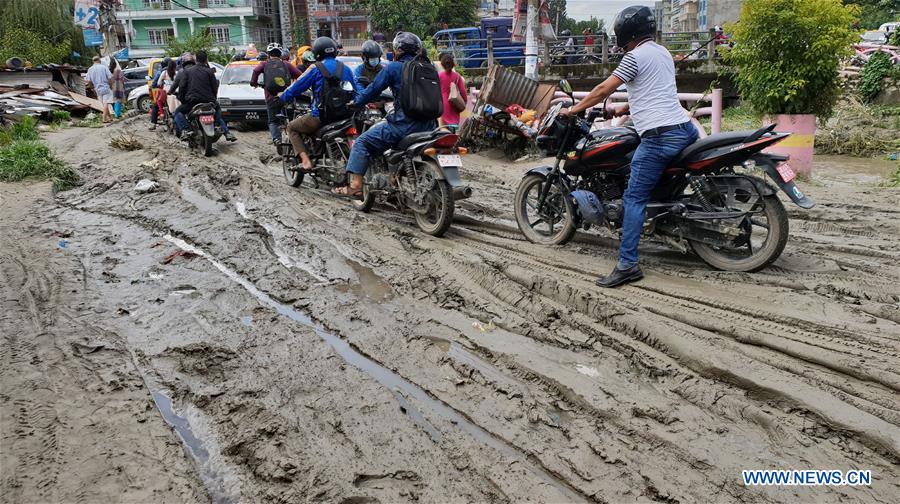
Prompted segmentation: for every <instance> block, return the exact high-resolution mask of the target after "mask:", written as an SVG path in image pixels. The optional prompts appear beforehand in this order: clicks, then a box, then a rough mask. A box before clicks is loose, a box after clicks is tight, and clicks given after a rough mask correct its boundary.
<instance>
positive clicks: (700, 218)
mask: <svg viewBox="0 0 900 504" xmlns="http://www.w3.org/2000/svg"><path fill="white" fill-rule="evenodd" d="M560 88H561V89H563V91H565V92H566V93H567V94H569V96H570V99H572V92H571V87H570V86H569V84H568V83H567V82H566V81H562V82H560ZM573 102H574V99H573ZM561 107H562V104H557V105H555V106H554V107H553V108H551V110H550V111H548V113H547V114H546V115H545V117H544V119H543V120H542V121H541V124H540V126H539V128H538V136H537V138H536V143H537V145H538V147H539V148H541V149H542V150H544V151H545V153H547V154H548V155H555V157H556V163H555V164H554V165H553V166H552V167H551V166H541V167H538V168H534V169H532V170H529V171H528V173H526V174H525V177H524V178H523V179H522V182H521V183H520V184H519V187H518V190H517V192H516V196H515V216H516V222H517V224H518V226H519V229H520V230H521V231H522V234H524V235H525V237H526V238H527V239H528V240H529V241H531V242H534V243H542V244H548V245H561V244H564V243H566V242H568V241H569V240H570V239H571V238H572V236H573V235H574V233H575V230H576V228H579V227H581V228H583V229H589V228H590V227H591V226H604V227H607V228H609V229H610V230H612V231H613V232H617V231H618V230H619V229H620V228H621V227H622V219H623V214H624V209H623V203H622V196H623V194H624V192H625V189H626V187H627V186H628V177H629V174H630V171H631V156H632V155H633V153H634V151H635V149H636V148H637V146H638V145H639V144H640V136H639V135H638V134H637V132H636V131H635V130H634V128H631V127H618V128H605V129H599V130H596V131H591V125H592V123H593V120H594V119H596V117H597V116H596V115H593V113H592V115H591V116H589V117H588V120H585V119H583V118H580V117H567V116H562V115H560V114H559V111H560V109H561ZM603 110H604V111H605V110H606V106H605V104H604V107H603ZM773 129H774V125H773V126H767V127H764V128H761V129H759V130H756V131H741V132H732V133H721V134H716V135H712V136H709V137H706V138H703V139H700V140H697V141H696V142H695V143H693V144H692V145H690V146H688V147H687V148H686V149H685V150H684V151H683V152H682V153H681V154H680V155H679V156H678V157H677V158H676V159H675V160H674V161H673V162H672V163H671V164H670V165H669V166H668V167H667V168H666V169H665V170H664V172H663V174H662V177H661V178H660V180H659V182H658V184H657V186H656V188H655V189H654V190H653V193H652V194H651V199H650V203H649V204H648V205H647V214H646V217H645V221H644V229H643V233H644V235H647V236H653V237H656V238H659V239H662V240H663V241H665V242H666V243H668V244H670V245H671V246H674V247H675V248H677V249H679V250H681V251H682V252H687V251H688V250H689V249H693V251H694V252H695V253H696V254H697V255H699V256H700V258H701V259H703V260H704V261H705V262H706V263H707V264H709V265H710V266H712V267H714V268H717V269H721V270H727V271H758V270H760V269H762V268H764V267H766V266H767V265H769V264H771V263H772V262H773V261H775V259H777V258H778V257H779V256H780V255H781V253H782V251H783V250H784V247H785V244H786V243H787V239H788V216H787V212H786V210H785V208H784V205H782V203H781V200H779V198H778V194H777V191H778V189H777V188H776V187H773V186H772V185H771V184H769V183H768V182H767V181H766V180H765V179H762V178H759V177H757V176H754V175H752V174H750V173H752V170H754V169H757V168H758V169H761V170H762V171H763V172H764V173H765V174H766V175H768V177H769V178H770V179H771V180H772V181H773V182H774V183H775V185H776V186H777V187H778V188H780V189H781V190H782V191H784V192H785V193H786V194H787V196H788V197H789V198H790V199H791V200H792V201H793V202H794V203H795V204H797V205H798V206H800V207H802V208H812V206H813V205H814V203H813V201H812V200H810V199H809V198H808V197H806V196H805V195H804V194H803V193H802V192H801V191H800V189H799V188H798V187H797V186H796V185H795V184H794V178H795V174H794V172H793V170H792V169H791V168H790V166H789V165H788V163H787V161H788V157H787V156H779V155H774V154H767V153H763V152H762V150H763V149H765V148H767V147H770V146H772V145H774V144H776V143H778V142H780V141H782V140H784V139H785V138H787V137H788V136H789V135H790V133H777V132H773V131H772V130H773ZM748 172H750V173H748Z"/></svg>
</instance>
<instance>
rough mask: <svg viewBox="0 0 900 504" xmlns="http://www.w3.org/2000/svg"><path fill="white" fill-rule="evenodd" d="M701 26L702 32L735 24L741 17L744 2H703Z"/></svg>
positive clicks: (702, 0)
mask: <svg viewBox="0 0 900 504" xmlns="http://www.w3.org/2000/svg"><path fill="white" fill-rule="evenodd" d="M701 3H702V4H704V8H703V9H701V13H700V19H699V25H700V29H701V30H704V31H706V30H709V29H711V28H713V27H715V26H724V25H725V23H733V22H735V21H737V20H738V18H739V17H740V15H741V5H742V4H743V1H742V0H701Z"/></svg>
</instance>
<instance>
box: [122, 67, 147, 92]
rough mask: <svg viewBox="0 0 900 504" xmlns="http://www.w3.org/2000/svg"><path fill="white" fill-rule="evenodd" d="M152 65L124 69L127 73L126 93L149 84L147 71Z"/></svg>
mask: <svg viewBox="0 0 900 504" xmlns="http://www.w3.org/2000/svg"><path fill="white" fill-rule="evenodd" d="M149 69H150V67H145V66H144V67H135V68H126V69H124V70H122V73H124V74H125V93H126V96H127V93H131V92H132V91H134V90H135V89H136V88H139V87H141V86H144V85H146V84H147V71H148V70H149Z"/></svg>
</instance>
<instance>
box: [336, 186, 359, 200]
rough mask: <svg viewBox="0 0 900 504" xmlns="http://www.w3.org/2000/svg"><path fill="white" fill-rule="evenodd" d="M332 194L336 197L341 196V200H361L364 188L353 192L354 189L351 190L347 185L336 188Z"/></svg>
mask: <svg viewBox="0 0 900 504" xmlns="http://www.w3.org/2000/svg"><path fill="white" fill-rule="evenodd" d="M331 194H334V195H335V196H339V197H341V198H348V199H355V200H361V199H362V188H360V189H356V190H353V188H351V187H350V186H348V185H345V186H341V187H335V188H334V189H332V190H331Z"/></svg>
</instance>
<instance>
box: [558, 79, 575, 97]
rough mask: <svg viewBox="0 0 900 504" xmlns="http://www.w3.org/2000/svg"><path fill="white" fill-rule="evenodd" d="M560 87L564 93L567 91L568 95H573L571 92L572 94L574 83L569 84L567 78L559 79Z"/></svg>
mask: <svg viewBox="0 0 900 504" xmlns="http://www.w3.org/2000/svg"><path fill="white" fill-rule="evenodd" d="M559 89H560V90H561V91H562V92H563V93H566V94H567V95H571V94H572V85H571V84H569V81H567V80H566V79H563V80H561V81H559Z"/></svg>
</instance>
